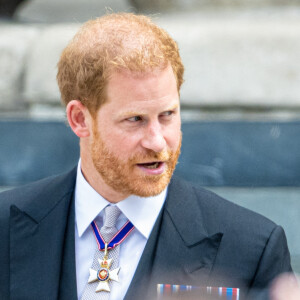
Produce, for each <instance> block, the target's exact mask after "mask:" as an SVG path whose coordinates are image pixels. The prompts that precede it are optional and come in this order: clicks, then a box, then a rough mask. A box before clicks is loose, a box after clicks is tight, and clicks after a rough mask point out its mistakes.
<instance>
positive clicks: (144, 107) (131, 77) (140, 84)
mask: <svg viewBox="0 0 300 300" xmlns="http://www.w3.org/2000/svg"><path fill="white" fill-rule="evenodd" d="M180 126H181V121H180V109H179V95H178V91H177V84H176V80H175V76H174V74H173V71H172V68H171V67H170V66H169V67H167V68H166V69H164V70H156V71H154V72H149V73H145V74H142V75H141V74H139V75H138V74H136V73H130V72H125V71H122V72H118V73H117V72H115V73H113V74H112V76H111V78H110V80H109V83H108V86H107V102H106V103H105V104H104V105H102V106H101V108H100V109H99V111H98V112H97V114H96V117H95V119H94V121H93V140H92V160H93V164H94V166H95V168H96V170H97V171H98V173H99V174H100V175H101V177H102V179H103V180H104V182H105V184H106V185H107V186H108V187H110V188H112V189H113V190H114V191H116V192H118V193H120V194H122V195H124V197H127V196H128V195H130V194H135V195H139V196H142V197H148V196H153V195H157V194H159V193H160V192H162V191H163V190H164V189H165V187H166V186H167V184H168V183H169V181H170V178H171V176H172V174H173V171H174V168H175V165H176V163H177V159H178V156H179V153H180V146H181V130H180Z"/></svg>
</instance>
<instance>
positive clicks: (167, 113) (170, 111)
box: [161, 110, 174, 117]
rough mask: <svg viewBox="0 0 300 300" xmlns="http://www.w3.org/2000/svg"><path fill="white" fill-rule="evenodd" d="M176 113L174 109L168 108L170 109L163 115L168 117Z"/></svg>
mask: <svg viewBox="0 0 300 300" xmlns="http://www.w3.org/2000/svg"><path fill="white" fill-rule="evenodd" d="M173 114H174V111H173V110H168V111H165V112H163V113H162V114H161V116H163V117H168V116H171V115H173Z"/></svg>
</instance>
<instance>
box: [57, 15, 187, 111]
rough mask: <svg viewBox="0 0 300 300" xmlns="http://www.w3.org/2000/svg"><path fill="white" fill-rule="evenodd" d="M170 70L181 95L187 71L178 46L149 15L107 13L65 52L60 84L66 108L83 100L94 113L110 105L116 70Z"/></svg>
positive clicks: (87, 26) (87, 25)
mask: <svg viewBox="0 0 300 300" xmlns="http://www.w3.org/2000/svg"><path fill="white" fill-rule="evenodd" d="M168 64H170V65H171V66H172V69H173V72H174V75H175V78H176V81H177V88H178V92H179V90H180V87H181V85H182V83H183V73H184V67H183V64H182V61H181V58H180V55H179V50H178V46H177V44H176V42H175V41H174V40H173V39H172V38H171V37H170V35H169V34H168V33H167V32H166V31H165V30H163V29H162V28H160V27H159V26H157V25H156V24H154V23H153V22H152V21H151V19H150V18H149V17H146V16H142V15H134V14H131V13H120V14H109V15H105V16H103V17H101V18H98V19H95V20H91V21H88V22H86V23H85V24H84V25H83V26H82V27H81V29H80V30H79V31H78V33H77V34H76V35H75V36H74V38H73V39H72V41H71V42H70V43H69V44H68V46H67V47H66V48H65V49H64V51H63V52H62V55H61V57H60V60H59V62H58V73H57V81H58V86H59V89H60V92H61V98H62V101H63V102H64V104H65V105H67V104H68V102H69V101H71V100H80V101H81V102H82V103H83V105H85V106H86V107H87V108H88V109H89V111H90V112H91V113H92V114H94V113H95V112H96V111H97V110H98V108H99V107H100V106H101V105H102V104H103V103H104V102H105V101H106V98H105V87H106V86H107V83H108V80H109V76H110V75H111V74H112V72H115V71H118V70H122V69H123V70H124V69H125V70H129V71H132V72H138V73H139V72H140V73H143V72H148V71H151V70H154V69H157V68H161V69H163V68H165V67H167V65H168Z"/></svg>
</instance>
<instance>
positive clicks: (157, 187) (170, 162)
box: [92, 127, 181, 197]
mask: <svg viewBox="0 0 300 300" xmlns="http://www.w3.org/2000/svg"><path fill="white" fill-rule="evenodd" d="M180 148H181V136H180V142H179V145H178V147H177V149H176V151H171V150H168V151H167V150H165V151H162V152H154V151H152V150H148V149H147V150H146V151H145V153H143V154H142V153H137V154H133V155H132V156H130V157H129V158H128V159H127V161H124V160H122V159H120V158H119V157H118V156H117V155H115V154H114V153H113V152H112V151H110V150H109V149H108V147H107V146H106V145H105V142H104V141H103V140H102V139H101V136H100V133H99V131H98V130H97V129H96V128H95V127H94V128H93V143H92V160H93V164H94V166H95V168H96V170H97V172H98V173H99V174H100V175H101V177H102V179H103V180H104V182H105V183H106V184H107V185H108V186H110V187H111V188H113V189H114V190H115V191H117V192H119V193H122V194H124V195H137V196H140V197H150V196H155V195H158V194H160V193H161V192H162V191H163V190H164V189H165V188H166V187H167V185H168V184H169V182H170V180H171V177H172V175H173V172H174V170H175V166H176V164H177V161H178V157H179V155H180ZM151 161H163V162H164V163H165V170H164V172H163V173H162V174H159V175H148V174H145V173H143V172H142V171H141V170H139V168H138V167H137V164H138V163H143V162H151Z"/></svg>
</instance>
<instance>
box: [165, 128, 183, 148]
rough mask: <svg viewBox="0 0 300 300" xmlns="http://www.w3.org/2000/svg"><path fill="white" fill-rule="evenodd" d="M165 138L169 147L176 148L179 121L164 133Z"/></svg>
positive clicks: (178, 137) (178, 135)
mask: <svg viewBox="0 0 300 300" xmlns="http://www.w3.org/2000/svg"><path fill="white" fill-rule="evenodd" d="M165 139H166V142H167V144H168V146H169V148H170V149H172V150H177V147H178V146H179V144H180V140H181V126H180V123H179V124H176V126H173V127H172V128H169V129H168V130H167V131H166V133H165Z"/></svg>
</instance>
